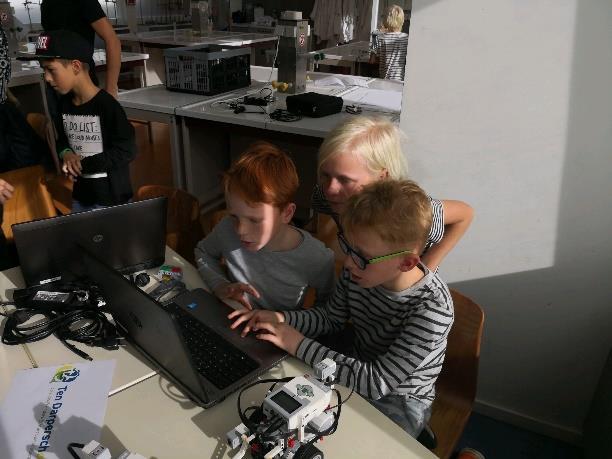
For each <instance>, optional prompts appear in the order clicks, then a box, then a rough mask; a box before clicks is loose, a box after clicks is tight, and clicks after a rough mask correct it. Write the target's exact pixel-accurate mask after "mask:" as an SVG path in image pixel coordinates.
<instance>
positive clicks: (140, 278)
mask: <svg viewBox="0 0 612 459" xmlns="http://www.w3.org/2000/svg"><path fill="white" fill-rule="evenodd" d="M150 280H151V276H149V275H148V274H147V273H138V274H136V277H135V278H134V283H135V284H136V286H137V287H140V288H143V287H145V286H146V285H147V284H148V283H149V281H150Z"/></svg>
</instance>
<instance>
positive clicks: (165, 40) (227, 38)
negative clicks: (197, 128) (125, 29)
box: [119, 29, 277, 86]
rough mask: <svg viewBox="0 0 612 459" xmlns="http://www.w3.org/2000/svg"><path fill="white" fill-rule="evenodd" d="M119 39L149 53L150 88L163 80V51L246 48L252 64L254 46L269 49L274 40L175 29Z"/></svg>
mask: <svg viewBox="0 0 612 459" xmlns="http://www.w3.org/2000/svg"><path fill="white" fill-rule="evenodd" d="M119 39H120V40H121V41H122V42H123V43H125V44H126V45H128V46H129V45H131V46H132V49H133V50H137V51H138V52H142V53H147V54H149V56H150V59H149V61H148V62H147V66H146V68H145V72H146V77H145V79H146V82H147V85H148V86H153V85H157V84H160V83H165V81H166V70H165V59H164V54H163V50H164V49H165V48H173V47H178V46H195V45H219V46H248V47H250V48H251V62H255V47H256V46H270V47H272V46H274V43H275V42H276V40H277V37H276V36H275V35H273V34H262V33H241V32H225V31H212V32H206V33H203V34H195V33H193V31H192V30H191V29H186V30H185V29H177V30H175V31H171V30H170V31H168V30H163V31H156V32H139V33H135V34H134V33H129V34H121V35H119Z"/></svg>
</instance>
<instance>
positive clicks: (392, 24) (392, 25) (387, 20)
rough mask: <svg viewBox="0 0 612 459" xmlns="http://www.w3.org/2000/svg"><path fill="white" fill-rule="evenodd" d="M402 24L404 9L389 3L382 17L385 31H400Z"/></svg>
mask: <svg viewBox="0 0 612 459" xmlns="http://www.w3.org/2000/svg"><path fill="white" fill-rule="evenodd" d="M403 25H404V10H403V9H402V8H401V7H399V6H397V5H391V6H390V7H389V8H387V11H386V14H385V17H384V18H383V26H384V29H385V31H386V32H400V31H401V30H402V26H403Z"/></svg>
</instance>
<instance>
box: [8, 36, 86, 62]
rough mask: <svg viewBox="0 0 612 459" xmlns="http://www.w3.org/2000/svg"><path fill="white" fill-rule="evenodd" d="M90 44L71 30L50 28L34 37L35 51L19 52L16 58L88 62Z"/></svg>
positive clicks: (23, 59)
mask: <svg viewBox="0 0 612 459" xmlns="http://www.w3.org/2000/svg"><path fill="white" fill-rule="evenodd" d="M92 55H93V49H92V46H91V45H90V44H89V43H88V42H87V40H85V38H84V37H82V36H81V35H79V34H78V33H76V32H73V31H72V30H51V31H49V32H43V33H41V34H40V35H39V36H38V38H37V39H36V53H35V54H31V53H30V54H28V53H20V54H19V56H18V57H17V59H19V60H22V61H34V60H43V59H68V60H77V61H81V62H90V61H91V59H92Z"/></svg>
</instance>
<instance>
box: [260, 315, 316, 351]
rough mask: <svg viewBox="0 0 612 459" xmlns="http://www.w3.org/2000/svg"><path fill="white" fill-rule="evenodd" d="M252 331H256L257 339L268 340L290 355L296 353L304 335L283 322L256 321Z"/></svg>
mask: <svg viewBox="0 0 612 459" xmlns="http://www.w3.org/2000/svg"><path fill="white" fill-rule="evenodd" d="M253 331H255V332H257V339H262V340H264V341H269V342H271V343H272V344H274V345H276V346H278V347H280V348H281V349H284V350H285V351H287V352H288V353H289V354H291V355H295V354H296V352H297V349H298V347H299V346H300V343H301V342H302V340H303V339H304V335H302V334H301V333H300V332H299V331H297V330H296V329H295V328H293V327H292V326H291V325H287V324H284V323H272V322H258V323H257V324H255V325H254V327H253Z"/></svg>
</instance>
